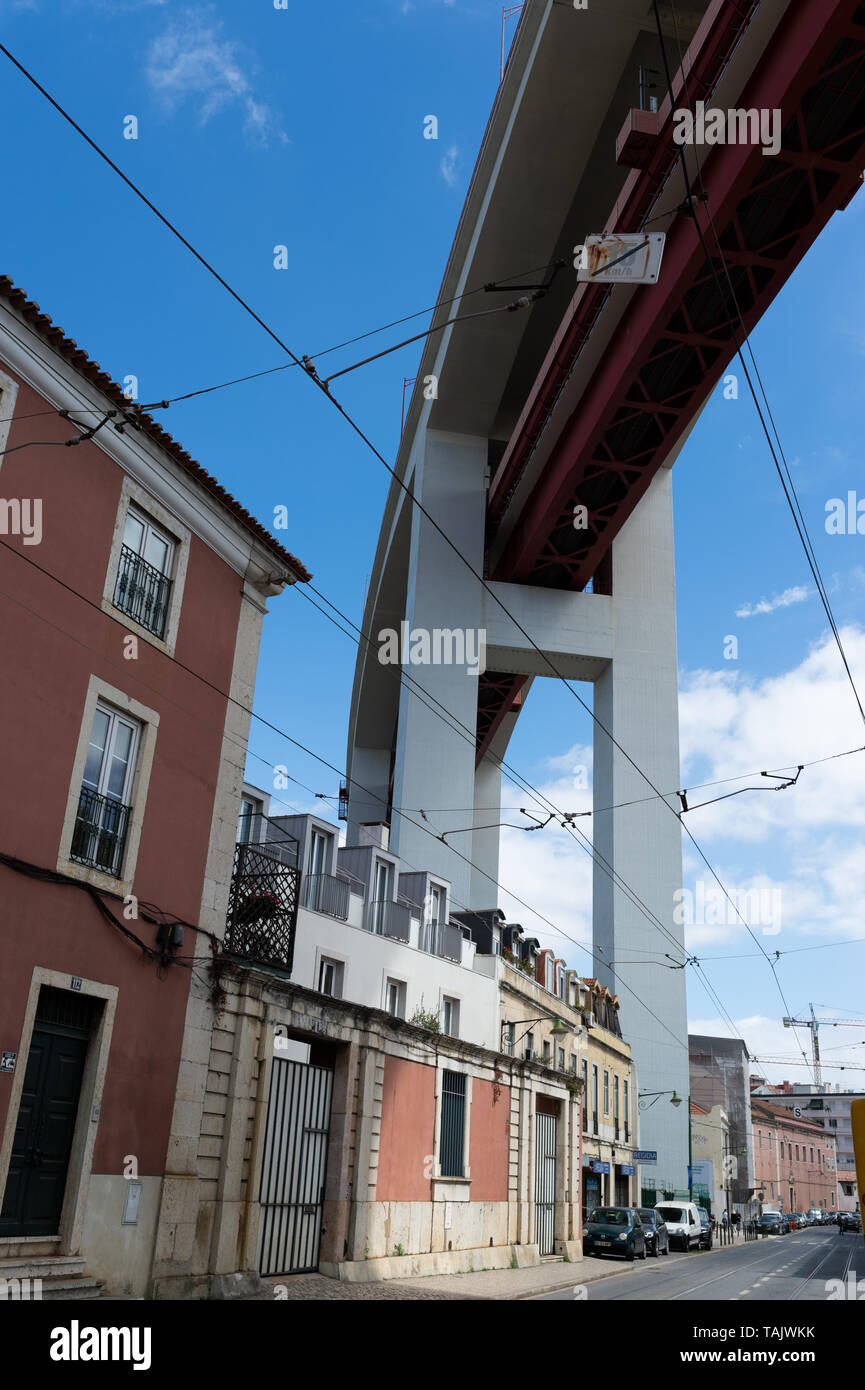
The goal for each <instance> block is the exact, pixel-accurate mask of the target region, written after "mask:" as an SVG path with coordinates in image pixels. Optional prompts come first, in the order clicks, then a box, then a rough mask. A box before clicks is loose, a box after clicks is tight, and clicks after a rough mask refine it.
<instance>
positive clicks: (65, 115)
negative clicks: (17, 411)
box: [0, 0, 865, 1055]
mask: <svg viewBox="0 0 865 1390" xmlns="http://www.w3.org/2000/svg"><path fill="white" fill-rule="evenodd" d="M653 5H654V9H655V15H656V21H657V24H658V31H659V37H660V41H661V46H662V52H663V55H664V63H665V71H666V74H667V78H668V88H669V91H670V97H671V101H672V83H671V80H670V78H669V64H668V62H667V56H666V47H665V45H664V42H663V32H662V30H661V27H660V16H659V13H658V9H657V0H653ZM0 52H3V53H4V54H5V55H6V57H8V58H9V59H10V61H11V62H12V63H13V64H14V66H15V67H16V68H18V69H19V71H20V72H21V73H22V74H23V75H24V76H25V77H26V78H27V80H28V81H29V82H31V83H32V85H33V86H35V87H36V88H37V90H38V91H39V92H40V93H41V94H42V95H43V96H44V97H45V98H46V100H48V101H49V102H50V104H51V105H52V106H53V107H54V109H55V110H56V111H57V112H58V113H59V114H60V115H61V116H62V117H63V119H64V120H66V121H67V122H68V123H69V124H70V125H71V126H72V127H73V128H74V129H75V130H76V131H77V132H78V134H79V135H81V136H82V138H83V139H84V140H85V141H86V142H87V144H88V145H90V146H91V148H92V149H93V150H94V151H95V152H96V153H97V154H98V155H99V156H100V158H102V159H103V160H104V161H105V162H106V163H107V164H108V165H109V166H110V167H111V168H112V169H113V170H114V172H115V173H117V174H118V176H119V177H120V178H121V179H122V180H123V182H124V183H125V184H126V185H127V186H128V187H129V188H130V189H131V190H132V191H133V192H134V193H135V194H136V196H137V197H139V198H140V199H141V200H142V201H143V202H144V203H145V205H146V206H147V207H148V208H149V209H150V210H151V211H152V212H153V213H154V214H155V216H157V217H158V218H159V220H160V221H161V222H162V223H163V224H164V225H165V226H166V227H167V228H168V230H169V231H171V232H172V234H173V235H174V236H176V237H177V238H178V240H179V241H180V242H181V243H182V244H183V245H184V246H185V247H186V248H187V250H189V251H190V252H191V254H192V255H193V256H194V257H195V258H196V260H198V261H199V263H200V264H201V265H202V266H204V268H205V269H206V270H207V271H208V272H209V273H210V274H211V275H213V276H214V278H215V279H216V280H217V281H218V282H219V284H221V285H222V287H223V288H224V289H225V290H226V291H227V292H228V293H229V294H230V295H231V297H232V298H233V299H234V300H235V301H236V302H237V303H238V304H239V305H240V306H241V307H242V308H243V309H245V310H246V312H247V313H248V314H250V316H251V317H252V318H253V319H254V320H255V322H256V323H258V324H259V326H260V327H261V328H263V329H264V331H265V332H266V333H267V334H268V336H269V337H271V338H272V339H273V341H274V342H276V343H277V344H278V345H279V346H280V347H281V348H282V349H283V351H285V352H286V353H287V354H288V355H289V357H290V358H291V359H292V361H293V362H294V363H295V364H296V365H300V364H301V362H302V359H300V358H298V357H297V355H296V354H295V353H294V352H293V351H292V349H291V348H290V347H289V346H288V344H287V343H285V342H284V341H283V340H282V339H281V338H280V337H279V336H278V335H277V334H276V333H275V332H274V330H273V329H272V328H270V327H269V325H268V324H267V323H266V322H265V321H264V320H263V319H262V318H261V317H260V315H259V314H257V313H256V311H255V310H254V309H253V308H252V307H251V306H250V305H249V304H248V303H247V301H246V300H244V299H243V298H242V296H241V295H240V294H238V292H237V291H236V290H234V289H233V288H232V286H231V285H230V284H229V283H228V282H227V281H226V280H225V279H224V278H223V276H221V275H220V274H219V272H218V271H217V270H216V269H215V268H214V267H213V266H212V265H211V264H210V262H209V261H207V260H206V259H205V257H204V256H203V255H201V253H200V252H198V251H197V250H196V248H195V247H194V246H193V245H192V243H191V242H189V241H188V240H187V238H186V237H184V236H183V234H182V233H181V232H180V231H179V229H178V228H177V227H176V226H175V225H174V224H173V223H172V222H170V221H169V219H168V218H167V217H166V216H165V215H164V214H163V213H162V212H160V210H159V209H158V208H157V207H156V206H155V204H154V203H153V202H152V201H151V200H150V199H149V198H148V197H147V196H146V194H144V193H143V192H142V190H141V189H139V188H138V187H137V185H136V184H134V183H133V182H132V180H131V179H129V178H128V177H127V175H126V174H124V173H123V171H122V170H121V169H120V168H119V166H118V165H117V164H115V163H114V161H113V160H112V159H111V158H110V157H109V156H108V155H107V154H106V153H105V151H104V150H102V149H101V148H100V146H99V145H97V144H96V142H95V141H94V140H92V139H91V137H90V136H89V135H87V134H86V132H85V131H84V130H83V129H82V127H81V126H80V125H78V123H77V122H76V121H75V120H74V119H73V118H72V117H71V116H70V115H69V113H68V112H66V111H65V110H64V109H63V107H62V106H61V105H60V104H59V103H58V102H57V101H55V100H54V98H53V97H52V96H51V95H50V94H49V93H48V92H47V91H46V90H45V88H44V87H42V86H41V84H40V83H39V82H38V81H37V80H36V78H35V77H33V75H32V74H31V73H29V72H28V71H27V69H26V68H25V67H24V66H23V65H22V64H21V63H19V62H18V60H17V59H16V58H14V56H13V55H12V54H11V53H10V52H9V50H8V49H7V48H6V47H5V46H4V45H2V44H0ZM683 172H684V176H685V181H686V186H687V187H688V190H689V194H690V183H689V179H688V173H687V165H685V164H684V162H683ZM694 220H695V225H697V229H698V232H699V233H700V237H701V240H702V241H703V245H704V247H705V239H704V238H703V237H702V230H701V229H700V228H699V225H698V224H697V222H696V216H695V219H694ZM706 254H707V260H709V264H710V268H711V269H712V273H713V274H714V273H715V272H714V268H713V267H711V260H710V258H709V257H708V248H706ZM722 301H723V297H722ZM730 326H731V330H732V322H731V324H730ZM733 331H734V330H733ZM740 357H741V353H740ZM742 362H743V367H744V359H742ZM304 366H305V369H306V372H307V375H308V376H309V377H310V380H311V381H313V382H314V384H315V385H317V386H318V387H319V389H320V390H321V391H322V392H323V394H324V395H325V396H326V397H327V399H328V400H329V401H330V402H331V403H332V404H333V405H334V406H335V408H336V409H337V410H338V411H339V413H340V414H341V415H342V416H343V418H344V419H345V421H346V423H347V424H348V425H349V427H350V428H351V429H352V430H353V431H354V432H355V433H356V434H357V436H358V437H359V438H360V439H361V440H362V441H363V442H364V443H365V444H366V446H367V447H368V448H369V449H370V451H371V452H372V453H373V454H374V455H375V457H376V458H378V460H379V461H380V462H381V463H382V465H383V466H384V467H385V468H386V469H387V471H388V472H389V473H390V475H391V477H392V478H393V480H394V481H395V482H396V483H397V485H398V486H399V487H400V488H402V490H403V491H404V492H405V493H406V495H407V497H408V498H409V499H410V501H411V502H412V503H413V505H415V506H416V507H417V508H418V509H419V511H420V512H421V513H422V515H424V516H425V518H426V519H427V521H428V522H429V523H430V525H432V526H433V528H434V529H435V530H436V531H437V533H438V534H439V535H440V536H441V537H442V539H443V540H444V541H445V543H446V544H447V545H448V546H449V547H450V549H452V550H453V552H454V554H455V555H457V557H458V558H459V559H460V560H461V561H462V562H463V564H464V565H465V566H466V567H467V568H468V569H469V571H470V573H471V574H473V575H474V577H475V578H476V579H477V581H478V582H479V584H480V585H481V586H482V588H483V589H484V590H485V592H486V593H488V594H489V595H490V596H491V597H492V598H493V599H494V600H495V602H496V603H497V605H498V607H499V608H500V609H501V610H502V612H503V613H504V614H505V616H506V617H508V618H509V619H510V621H511V622H512V623H513V624H514V625H515V627H516V628H517V630H518V631H519V632H520V633H521V634H522V635H523V637H525V639H526V640H527V641H528V642H529V644H530V645H531V646H532V647H533V649H534V650H535V651H536V652H537V653H538V654H539V655H540V656H541V657H542V659H543V660H544V661H545V663H546V665H547V666H548V667H549V669H550V672H551V673H552V674H553V675H555V676H556V677H558V679H560V680H561V681H562V683H563V685H564V686H565V687H566V689H568V690H569V691H570V693H571V694H572V696H573V697H574V698H575V699H576V700H577V701H578V703H579V704H580V705H581V706H582V707H583V708H584V709H585V710H586V712H587V713H588V714H589V715H590V717H591V718H592V719H593V721H594V722H595V723H596V724H597V725H598V727H599V728H601V729H602V730H603V732H604V733H605V734H606V735H607V737H608V738H609V739H610V740H611V742H612V743H613V745H614V746H615V747H616V748H617V750H618V751H619V752H620V753H621V754H622V756H623V757H624V758H625V759H626V760H627V761H628V762H629V763H630V764H631V766H632V767H633V768H634V770H635V771H636V772H637V773H638V774H639V775H640V776H641V777H642V778H643V779H644V780H645V781H646V783H647V785H649V786H650V787H651V788H652V790H653V792H655V794H656V796H657V797H659V798H661V793H660V792H659V791H658V789H657V787H655V785H654V783H653V782H652V781H651V779H650V778H649V777H648V775H647V774H646V773H645V772H644V771H643V770H642V768H640V767H639V765H638V764H637V763H636V762H635V761H634V759H633V758H631V757H630V755H629V754H628V753H627V752H626V750H625V749H624V748H623V747H622V746H621V744H620V743H619V742H618V740H617V739H616V738H615V737H614V735H613V734H612V733H611V732H610V730H609V729H607V728H606V726H605V725H604V724H603V722H602V721H601V720H600V719H599V718H598V717H597V715H596V714H595V713H594V711H593V710H592V709H591V708H590V707H589V705H588V704H587V703H586V701H584V700H583V699H582V697H581V696H580V695H579V693H578V692H577V691H576V690H574V688H573V687H572V685H571V684H570V683H569V682H568V680H567V679H566V678H565V677H564V675H563V674H562V673H561V672H560V671H559V670H558V669H557V668H556V666H555V664H554V663H553V662H552V661H551V660H550V658H549V656H548V655H547V653H546V652H544V651H543V650H542V649H541V648H540V647H539V646H538V645H537V643H535V642H534V640H533V639H532V638H531V636H530V634H529V633H528V632H526V630H525V628H523V626H522V624H521V623H519V621H518V620H517V619H516V618H515V617H514V615H513V614H512V613H511V612H510V611H509V610H508V608H507V607H506V605H505V604H504V603H503V602H502V600H501V599H500V598H499V597H498V595H497V594H496V593H495V592H494V591H493V590H492V589H491V588H490V587H489V585H488V584H487V583H486V581H485V580H484V579H483V577H482V575H480V574H479V573H478V571H477V570H476V569H475V568H474V566H473V565H472V564H471V562H470V561H469V560H468V559H467V558H466V557H465V556H464V555H463V554H462V552H461V551H460V550H459V548H458V547H457V546H456V545H455V544H454V542H453V541H452V540H451V538H450V537H449V536H448V535H447V534H446V532H445V531H444V530H443V529H442V528H441V527H440V526H439V525H438V523H437V522H436V521H435V519H434V518H433V517H432V516H431V515H430V513H429V512H428V511H427V509H426V508H425V507H424V506H423V504H422V503H421V502H420V501H419V499H418V498H417V497H416V496H415V495H414V493H413V491H412V490H411V488H409V487H408V485H407V484H406V483H405V482H404V481H403V479H402V478H400V477H399V476H398V474H397V472H396V470H395V469H393V468H392V467H391V466H390V464H389V463H388V462H387V460H386V459H385V458H384V456H383V455H382V454H381V453H380V451H379V450H378V449H377V448H376V446H375V445H374V444H373V443H372V441H371V440H370V439H369V437H368V436H367V435H366V434H365V433H364V431H363V430H362V429H361V427H360V426H359V425H358V424H357V422H356V421H355V420H354V419H353V417H352V416H351V415H349V413H348V412H347V411H346V410H345V408H344V407H343V406H342V405H341V404H340V403H339V402H338V401H337V400H336V399H335V397H334V396H333V395H332V394H331V393H330V391H329V390H328V389H327V387H326V385H325V384H324V383H323V382H322V381H321V380H320V379H319V378H318V376H317V373H316V372H315V371H314V369H312V370H310V368H309V367H308V366H307V365H306V364H304ZM745 371H746V375H747V368H745ZM748 379H749V384H750V378H748ZM752 393H753V386H752ZM755 401H756V396H755ZM758 409H759V406H758ZM761 418H762V417H761ZM767 438H768V439H769V444H770V448H771V438H769V436H768V431H767ZM773 456H774V451H773ZM782 482H783V479H782ZM848 672H849V668H848ZM850 679H851V682H852V676H851V677H850ZM854 690H855V685H854ZM857 699H858V695H857ZM860 709H861V705H860ZM862 717H863V722H865V710H863V711H862ZM286 737H289V736H287V735H286ZM291 741H292V742H295V740H291ZM661 799H662V801H663V798H661ZM663 804H665V805H667V806H668V808H669V809H670V811H671V812H672V814H674V815H676V816H677V819H679V817H678V814H677V812H676V810H675V808H673V807H672V806H670V805H669V802H663ZM400 814H403V813H400ZM680 824H684V823H683V822H682V821H681V820H680ZM685 831H686V834H687V835H688V836H689V838H690V839H691V841H692V843H693V844H694V846H695V848H696V849H697V852H698V853H699V855H700V857H701V858H702V860H703V862H704V863H705V865H706V867H707V868H708V870H709V872H710V873H711V874H712V876H713V878H714V879H715V881H716V882H717V884H718V886H719V887H720V888H721V890H722V892H723V893H724V895H725V897H726V898H727V900H728V902H730V903H731V905H732V906H733V907H734V910H735V911H736V914H737V916H739V918H740V920H741V921H742V923H743V925H744V926H745V927H746V929H747V931H748V932H749V934H750V935H751V936H752V938H753V940H754V941H755V943H756V944H757V946H758V947H760V943H759V940H758V938H757V937H756V936H755V935H754V933H753V931H752V929H751V927H750V926H749V924H748V923H747V922H745V919H744V918H743V917H742V916H741V913H739V910H738V907H736V905H735V903H733V900H732V898H731V897H730V895H729V893H728V892H727V890H726V888H725V887H724V885H723V883H722V882H721V880H720V878H719V876H718V874H717V873H716V871H715V870H714V868H713V867H712V865H711V864H710V863H709V860H708V859H707V857H706V856H705V854H704V852H703V850H702V849H701V847H700V846H699V845H698V844H697V842H696V840H695V838H694V836H693V835H692V834H691V832H690V830H689V829H688V828H687V826H685ZM451 848H452V849H453V847H451ZM454 852H457V851H454ZM512 896H513V895H512ZM760 949H761V950H762V947H760ZM763 954H764V955H766V953H765V952H763ZM766 960H767V961H769V957H768V956H766ZM770 967H771V962H770ZM773 974H774V968H773ZM775 978H776V983H777V984H778V988H779V991H780V992H781V994H782V999H783V991H782V990H781V986H780V982H779V981H777V976H775ZM784 1003H785V1007H786V1001H784ZM803 1055H804V1052H803Z"/></svg>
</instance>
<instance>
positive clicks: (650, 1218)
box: [637, 1207, 670, 1255]
mask: <svg viewBox="0 0 865 1390" xmlns="http://www.w3.org/2000/svg"><path fill="white" fill-rule="evenodd" d="M637 1215H638V1216H639V1218H640V1220H641V1221H642V1223H643V1231H644V1233H645V1236H646V1254H647V1255H669V1253H670V1237H669V1236H668V1235H667V1226H666V1223H665V1222H664V1220H663V1217H662V1216H661V1214H660V1212H657V1211H655V1210H654V1209H653V1208H652V1207H638V1208H637Z"/></svg>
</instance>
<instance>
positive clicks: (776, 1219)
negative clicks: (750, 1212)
mask: <svg viewBox="0 0 865 1390" xmlns="http://www.w3.org/2000/svg"><path fill="white" fill-rule="evenodd" d="M755 1225H756V1227H757V1235H758V1236H786V1235H789V1234H790V1223H789V1221H788V1220H787V1218H786V1217H785V1216H782V1215H781V1213H780V1212H777V1211H764V1212H763V1215H762V1216H758V1217H757V1220H756V1222H755Z"/></svg>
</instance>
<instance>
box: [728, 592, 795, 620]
mask: <svg viewBox="0 0 865 1390" xmlns="http://www.w3.org/2000/svg"><path fill="white" fill-rule="evenodd" d="M810 593H811V590H810V589H809V588H808V587H807V586H806V585H804V584H797V585H796V586H795V587H794V588H792V589H785V590H784V592H783V593H782V594H776V595H775V597H774V598H761V599H760V601H759V603H745V604H743V605H742V607H741V608H737V609H736V617H737V618H755V617H757V615H758V614H760V613H774V612H775V610H776V609H777V608H790V607H792V605H793V604H794V603H803V602H804V601H805V599H806V598H808V596H809V595H810Z"/></svg>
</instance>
